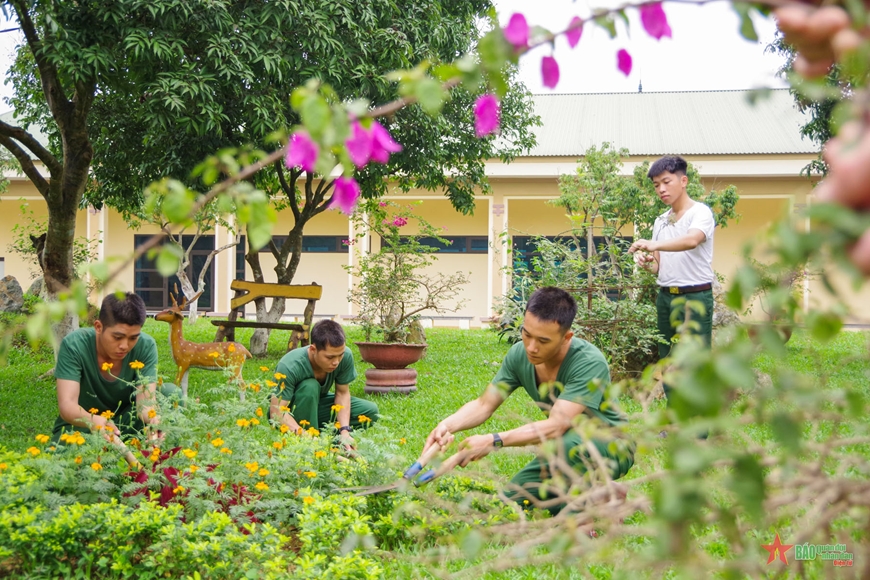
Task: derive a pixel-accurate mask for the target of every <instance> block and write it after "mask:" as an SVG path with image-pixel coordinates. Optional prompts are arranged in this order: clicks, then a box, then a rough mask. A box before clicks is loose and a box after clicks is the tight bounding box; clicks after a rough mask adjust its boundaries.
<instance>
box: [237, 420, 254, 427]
mask: <svg viewBox="0 0 870 580" xmlns="http://www.w3.org/2000/svg"><path fill="white" fill-rule="evenodd" d="M236 425H238V426H239V427H250V426H251V422H250V421H248V420H247V419H238V420H237V421H236Z"/></svg>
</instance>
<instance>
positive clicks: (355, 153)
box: [344, 121, 372, 167]
mask: <svg viewBox="0 0 870 580" xmlns="http://www.w3.org/2000/svg"><path fill="white" fill-rule="evenodd" d="M351 132H352V136H351V138H350V139H348V140H347V141H345V142H344V144H345V146H347V153H348V155H350V160H351V161H353V164H354V165H356V166H357V167H365V166H366V163H368V162H369V158H371V156H372V134H371V133H369V132H368V131H366V129H365V127H363V126H362V125H360V123H359V121H354V122H353V126H352V127H351Z"/></svg>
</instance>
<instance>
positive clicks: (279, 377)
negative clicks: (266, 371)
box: [275, 373, 287, 381]
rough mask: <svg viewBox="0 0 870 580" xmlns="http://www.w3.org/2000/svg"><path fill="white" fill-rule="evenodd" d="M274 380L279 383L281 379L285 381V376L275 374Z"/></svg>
mask: <svg viewBox="0 0 870 580" xmlns="http://www.w3.org/2000/svg"><path fill="white" fill-rule="evenodd" d="M275 378H276V379H277V380H279V381H280V380H281V379H286V378H287V375H284V374H281V373H275Z"/></svg>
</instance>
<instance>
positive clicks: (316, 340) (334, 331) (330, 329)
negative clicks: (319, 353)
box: [311, 320, 347, 350]
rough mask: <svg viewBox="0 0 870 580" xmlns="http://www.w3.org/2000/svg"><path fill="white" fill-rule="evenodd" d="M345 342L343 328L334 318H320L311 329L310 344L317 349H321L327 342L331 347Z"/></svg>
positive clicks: (342, 344)
mask: <svg viewBox="0 0 870 580" xmlns="http://www.w3.org/2000/svg"><path fill="white" fill-rule="evenodd" d="M346 342H347V339H346V338H345V336H344V329H343V328H342V327H341V325H340V324H339V323H337V322H336V321H334V320H321V321H320V322H318V323H317V324H315V325H314V328H312V329H311V344H313V345H314V348H316V349H317V350H323V349H324V348H326V345H327V344H328V345H329V346H331V347H333V348H335V347H336V346H344V344H345V343H346Z"/></svg>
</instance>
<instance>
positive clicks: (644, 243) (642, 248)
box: [628, 240, 659, 254]
mask: <svg viewBox="0 0 870 580" xmlns="http://www.w3.org/2000/svg"><path fill="white" fill-rule="evenodd" d="M658 249H659V248H658V245H657V244H656V243H655V242H653V241H652V240H637V241H635V242H634V243H633V244H632V245H631V247H630V248H628V253H629V254H634V253H635V252H645V253H648V254H651V253H653V252H655V251H658Z"/></svg>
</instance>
